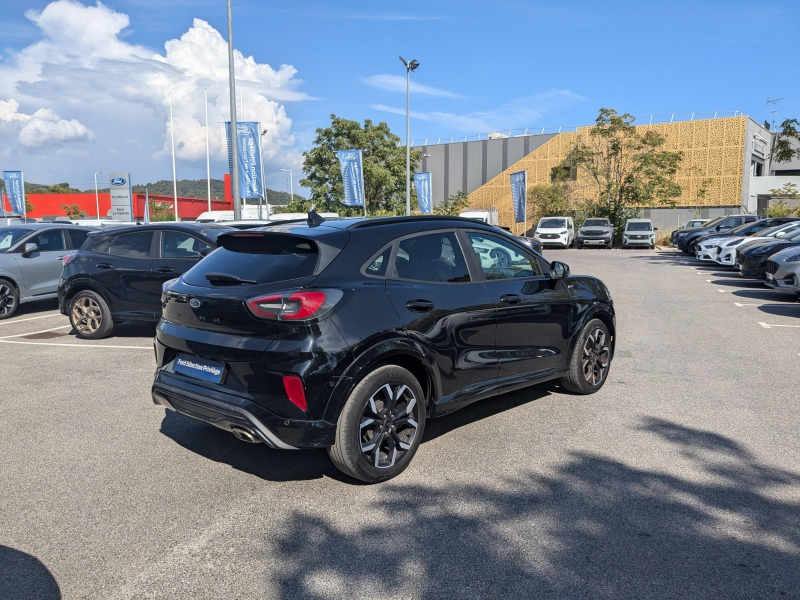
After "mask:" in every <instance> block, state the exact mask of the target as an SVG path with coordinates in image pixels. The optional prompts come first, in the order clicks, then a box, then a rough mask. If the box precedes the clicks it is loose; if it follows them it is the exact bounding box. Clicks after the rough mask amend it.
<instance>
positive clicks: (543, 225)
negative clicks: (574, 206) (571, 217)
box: [539, 219, 567, 229]
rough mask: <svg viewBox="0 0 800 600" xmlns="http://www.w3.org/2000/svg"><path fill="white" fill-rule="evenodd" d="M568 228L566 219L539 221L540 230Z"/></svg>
mask: <svg viewBox="0 0 800 600" xmlns="http://www.w3.org/2000/svg"><path fill="white" fill-rule="evenodd" d="M566 226H567V220H566V219H542V220H541V221H539V229H564V228H565V227H566Z"/></svg>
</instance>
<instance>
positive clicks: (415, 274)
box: [395, 231, 470, 283]
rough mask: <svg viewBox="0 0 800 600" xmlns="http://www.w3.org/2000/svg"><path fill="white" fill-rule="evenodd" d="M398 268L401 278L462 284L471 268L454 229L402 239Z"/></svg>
mask: <svg viewBox="0 0 800 600" xmlns="http://www.w3.org/2000/svg"><path fill="white" fill-rule="evenodd" d="M395 271H397V276H398V277H400V278H401V279H411V280H414V281H435V282H440V283H461V282H465V281H469V280H470V277H469V269H467V263H466V261H465V260H464V255H463V254H462V252H461V248H460V247H459V245H458V241H457V240H456V235H455V233H453V232H451V231H450V232H446V233H430V234H427V235H418V236H415V237H411V238H406V239H404V240H403V241H401V242H400V244H399V246H398V249H397V258H396V259H395Z"/></svg>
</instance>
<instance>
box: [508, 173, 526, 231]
mask: <svg viewBox="0 0 800 600" xmlns="http://www.w3.org/2000/svg"><path fill="white" fill-rule="evenodd" d="M527 199H528V172H527V171H519V172H517V173H512V174H511V202H512V203H513V204H514V222H515V223H525V222H526V221H527V215H526V214H525V213H526V209H527V204H528V202H527Z"/></svg>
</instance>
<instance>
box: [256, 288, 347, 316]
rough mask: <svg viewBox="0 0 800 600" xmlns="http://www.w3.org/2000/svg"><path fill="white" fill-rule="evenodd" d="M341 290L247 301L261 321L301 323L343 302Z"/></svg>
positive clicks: (270, 295) (303, 291) (284, 293)
mask: <svg viewBox="0 0 800 600" xmlns="http://www.w3.org/2000/svg"><path fill="white" fill-rule="evenodd" d="M342 296H343V294H342V292H341V291H340V290H335V289H330V290H326V291H324V292H322V291H319V290H314V291H311V290H309V291H305V290H301V291H297V292H282V293H279V294H269V295H268V296H259V297H257V298H251V299H250V300H248V301H247V307H248V308H249V309H250V312H251V313H252V314H253V315H254V316H256V317H259V318H261V319H275V320H278V321H301V320H304V319H311V318H319V317H321V316H322V315H323V314H325V313H327V312H328V310H329V309H330V308H332V307H333V306H335V305H336V304H337V303H338V301H339V300H341V298H342Z"/></svg>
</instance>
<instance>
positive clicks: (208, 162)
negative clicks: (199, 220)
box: [203, 88, 211, 212]
mask: <svg viewBox="0 0 800 600" xmlns="http://www.w3.org/2000/svg"><path fill="white" fill-rule="evenodd" d="M203 94H204V95H205V98H206V179H207V180H208V210H209V212H211V152H210V150H209V145H208V88H205V89H204V90H203Z"/></svg>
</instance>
